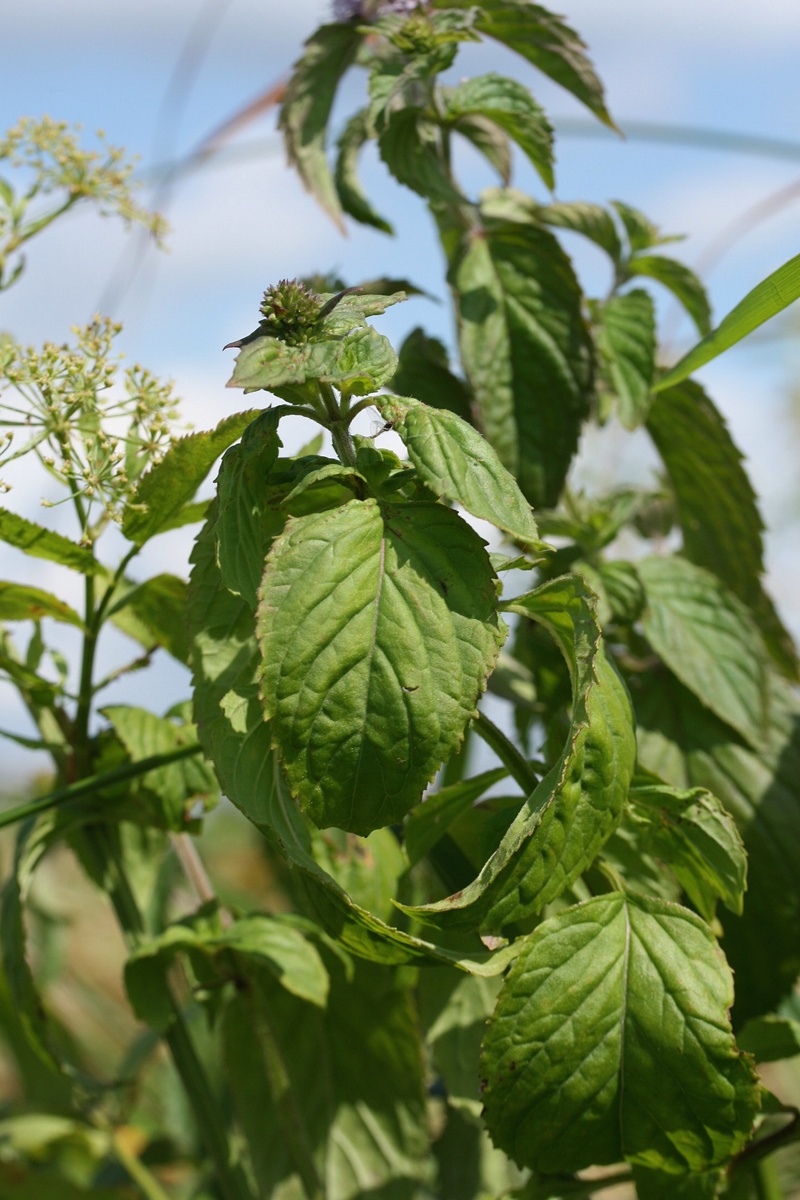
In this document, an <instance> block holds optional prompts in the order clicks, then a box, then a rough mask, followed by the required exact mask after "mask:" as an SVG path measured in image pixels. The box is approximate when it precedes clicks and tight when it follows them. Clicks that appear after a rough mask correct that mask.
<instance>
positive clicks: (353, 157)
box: [335, 110, 394, 234]
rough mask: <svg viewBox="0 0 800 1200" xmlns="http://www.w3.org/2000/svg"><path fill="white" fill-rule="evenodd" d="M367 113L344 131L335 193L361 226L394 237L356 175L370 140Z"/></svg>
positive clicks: (354, 118)
mask: <svg viewBox="0 0 800 1200" xmlns="http://www.w3.org/2000/svg"><path fill="white" fill-rule="evenodd" d="M371 136H373V135H372V133H371V130H370V125H369V120H368V117H367V113H366V112H364V111H363V110H362V111H360V112H357V113H355V114H354V115H353V116H352V117H351V118H350V120H349V121H348V122H347V124H346V125H345V127H344V130H343V132H342V134H341V135H340V137H339V143H338V145H339V153H338V156H337V159H336V175H335V181H336V192H337V195H338V197H339V203H340V204H341V206H342V208H343V209H344V211H345V212H346V213H347V215H348V216H350V217H353V219H354V220H356V221H359V222H360V223H361V224H362V225H371V226H372V227H373V229H380V231H381V232H382V233H388V234H393V233H394V229H393V228H392V226H391V225H390V224H389V222H388V221H386V220H384V218H383V217H381V216H380V215H379V214H378V213H376V212H375V210H374V208H373V207H372V205H371V204H370V203H369V201H368V200H367V198H366V196H365V195H364V192H363V191H362V188H361V184H360V182H359V179H358V175H357V174H356V168H357V165H358V156H359V154H360V152H361V149H362V147H363V146H364V145H365V143H366V142H367V141H369V139H370V137H371Z"/></svg>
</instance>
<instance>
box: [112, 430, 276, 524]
mask: <svg viewBox="0 0 800 1200" xmlns="http://www.w3.org/2000/svg"><path fill="white" fill-rule="evenodd" d="M257 416H258V412H257V411H251V412H243V413H234V414H233V416H230V417H226V418H225V419H224V420H223V421H220V423H219V425H217V427H216V429H210V430H204V431H203V432H202V433H189V434H187V435H186V437H182V438H180V439H179V440H178V441H176V442H173V444H172V445H171V446H170V448H169V450H168V451H167V452H166V454H165V455H164V457H163V458H162V460H161V462H159V463H156V465H155V466H154V467H151V468H150V470H149V471H147V472H146V473H145V474H144V475H143V476H142V477H141V479H140V480H139V483H138V484H137V487H136V491H135V492H134V493H133V496H132V497H131V499H130V500H129V502H128V504H127V505H126V506H125V510H124V512H123V514H122V532H123V533H124V534H125V537H126V538H128V540H129V541H131V542H133V543H134V544H135V545H137V546H143V545H144V543H145V542H146V541H148V540H149V539H150V538H151V537H154V536H155V534H157V533H161V532H162V530H164V529H166V528H172V527H173V525H172V524H171V522H173V521H174V518H175V516H176V514H178V513H179V512H181V510H182V509H183V508H184V506H185V505H186V504H187V503H188V502H189V501H190V500H192V499H193V498H194V494H195V492H196V491H197V489H198V487H199V486H200V484H201V483H202V482H203V480H204V479H205V477H206V475H208V472H209V471H210V470H211V468H212V467H213V465H214V463H215V462H216V461H217V459H218V458H219V456H220V454H222V452H223V450H227V448H228V446H230V445H231V443H232V442H236V441H238V439H239V438H240V437H241V436H242V434H243V433H244V431H245V429H246V428H247V426H248V425H249V424H250V422H251V421H252V420H253V419H254V418H255V417H257Z"/></svg>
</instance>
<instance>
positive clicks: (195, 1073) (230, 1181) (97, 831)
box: [87, 825, 253, 1200]
mask: <svg viewBox="0 0 800 1200" xmlns="http://www.w3.org/2000/svg"><path fill="white" fill-rule="evenodd" d="M87 840H88V842H89V844H90V846H91V847H92V849H93V850H94V852H95V854H96V855H97V856H98V858H99V859H100V861H101V862H103V863H105V864H110V865H111V867H112V876H113V886H112V888H111V889H110V891H109V895H110V898H111V902H112V904H113V905H114V910H115V912H116V914H117V919H118V920H119V923H120V925H121V926H122V929H123V931H124V932H125V934H126V936H127V938H128V941H129V942H130V944H131V945H132V946H135V945H136V944H137V942H138V940H139V939H140V938H141V936H142V934H143V933H144V932H145V927H144V920H143V918H142V914H141V912H140V911H139V905H138V903H137V901H136V897H135V896H134V894H133V890H132V888H131V885H130V881H129V879H128V876H127V874H126V871H125V865H124V863H123V861H122V857H121V855H120V854H119V850H118V847H117V846H116V844H115V843H114V840H113V838H111V837H109V836H108V831H107V830H106V829H105V828H104V827H103V826H101V825H96V826H94V828H92V829H89V830H87ZM170 999H171V1007H172V1012H173V1017H174V1020H173V1022H172V1024H171V1025H170V1026H169V1028H168V1029H167V1032H166V1033H165V1035H164V1037H165V1040H166V1043H167V1045H168V1046H169V1049H170V1052H171V1054H172V1059H173V1062H174V1063H175V1069H176V1070H177V1072H178V1075H179V1076H180V1078H181V1082H182V1083H183V1086H184V1088H185V1089H186V1094H187V1096H188V1099H189V1102H190V1104H191V1106H192V1111H193V1113H194V1117H195V1120H196V1121H197V1125H198V1128H199V1130H200V1136H201V1138H202V1140H203V1142H204V1144H205V1147H206V1150H207V1152H208V1154H209V1156H210V1158H211V1160H212V1162H213V1163H214V1166H215V1168H216V1174H217V1182H218V1183H219V1186H220V1190H221V1191H222V1194H223V1196H224V1197H225V1200H253V1195H252V1193H251V1191H250V1187H249V1185H248V1182H247V1178H246V1176H245V1174H244V1171H243V1169H242V1166H241V1164H240V1163H238V1162H236V1161H235V1160H234V1158H233V1155H232V1153H231V1148H230V1145H229V1142H228V1137H227V1134H226V1131H225V1122H224V1120H223V1117H222V1113H221V1112H220V1110H219V1107H218V1105H217V1102H216V1100H215V1098H214V1094H213V1092H212V1090H211V1085H210V1084H209V1081H208V1078H207V1076H206V1073H205V1070H204V1069H203V1065H202V1063H201V1062H200V1059H199V1058H198V1057H197V1052H196V1051H195V1048H194V1045H193V1043H192V1039H191V1038H190V1036H189V1031H188V1029H187V1028H186V1022H185V1020H184V1016H183V1013H182V1011H181V1008H180V1006H179V1005H178V1003H177V1001H176V1000H175V998H174V996H171V998H170Z"/></svg>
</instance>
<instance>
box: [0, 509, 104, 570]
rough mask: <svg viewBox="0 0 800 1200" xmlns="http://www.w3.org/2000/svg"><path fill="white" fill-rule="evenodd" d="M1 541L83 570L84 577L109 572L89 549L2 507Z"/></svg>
mask: <svg viewBox="0 0 800 1200" xmlns="http://www.w3.org/2000/svg"><path fill="white" fill-rule="evenodd" d="M0 541H3V542H6V543H7V544H8V545H9V546H16V548H17V549H18V550H24V552H25V553H26V554H30V555H31V556H32V557H33V558H46V559H47V560H48V561H49V562H56V563H61V564H62V566H65V567H70V568H71V569H72V570H73V571H80V572H81V574H82V575H96V574H97V573H98V572H99V571H103V570H104V569H105V568H104V567H103V565H102V563H100V562H98V561H97V559H96V558H95V556H94V555H93V554H92V552H91V550H89V549H88V548H87V547H86V546H79V545H78V544H77V543H76V542H71V541H70V540H69V538H65V537H63V536H62V535H61V534H60V533H55V532H54V531H53V530H52V529H45V528H44V527H43V526H42V525H37V524H36V523H35V522H34V521H28V520H26V519H25V517H20V516H18V515H17V513H15V512H10V511H9V510H8V509H7V508H0Z"/></svg>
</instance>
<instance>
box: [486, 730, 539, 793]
mask: <svg viewBox="0 0 800 1200" xmlns="http://www.w3.org/2000/svg"><path fill="white" fill-rule="evenodd" d="M472 728H473V729H474V730H475V732H476V733H477V734H478V736H479V737H481V738H483V740H484V742H486V745H487V746H489V748H490V749H491V750H494V752H495V754H496V755H497V757H498V758H499V759H500V762H501V763H502V764H503V766H504V767H508V772H509V774H510V775H511V777H512V779H515V780H516V782H517V783H518V784H519V786H520V787H521V788H522V790H523V792H524V793H525V795H526V796H530V794H531V792H532V791H533V790H534V789H535V788H536V787H537V785H538V783H539V777H538V775H537V774H536V772H535V771H534V769H533V767H532V765H531V764H530V763H529V762H528V760H527V759H526V758H525V756H524V755H523V754H522V753H521V752H520V751H519V750H518V749H517V747H516V746H515V745H514V743H513V742H512V741H510V740H509V739H508V738H507V737H506V735H505V734H504V733H503V731H502V729H498V728H497V726H496V725H495V724H494V722H493V721H490V720H489V718H488V717H487V716H486V715H485V713H482V712H479V713H478V716H477V718H476V720H475V721H474V722H473V725H472Z"/></svg>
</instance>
